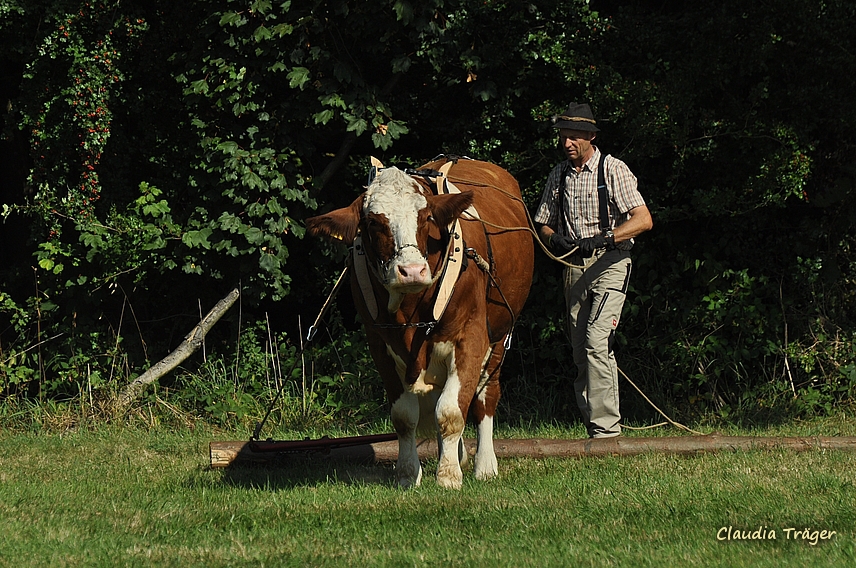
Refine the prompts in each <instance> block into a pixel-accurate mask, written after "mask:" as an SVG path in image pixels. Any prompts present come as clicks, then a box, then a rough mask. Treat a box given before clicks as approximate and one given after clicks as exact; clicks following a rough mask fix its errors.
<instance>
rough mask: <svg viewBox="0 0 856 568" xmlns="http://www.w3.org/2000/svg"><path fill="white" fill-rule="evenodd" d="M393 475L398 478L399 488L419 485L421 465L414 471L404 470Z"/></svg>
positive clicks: (420, 481)
mask: <svg viewBox="0 0 856 568" xmlns="http://www.w3.org/2000/svg"><path fill="white" fill-rule="evenodd" d="M395 477H396V479H397V480H398V486H399V487H400V488H401V489H410V488H411V487H419V485H420V484H421V483H422V467H421V466H420V467H419V469H418V470H417V471H416V472H415V473H412V472H410V473H408V472H404V471H402V472H398V473H397V475H396V476H395Z"/></svg>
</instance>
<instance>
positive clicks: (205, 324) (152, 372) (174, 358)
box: [116, 288, 241, 412]
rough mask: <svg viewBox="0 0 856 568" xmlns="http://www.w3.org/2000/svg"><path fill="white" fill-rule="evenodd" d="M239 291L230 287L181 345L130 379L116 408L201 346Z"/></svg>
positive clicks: (127, 403) (120, 394) (125, 403)
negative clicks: (230, 289)
mask: <svg viewBox="0 0 856 568" xmlns="http://www.w3.org/2000/svg"><path fill="white" fill-rule="evenodd" d="M240 295H241V292H240V290H239V289H238V288H234V289H232V291H230V292H229V293H228V294H227V295H226V297H225V298H223V299H222V300H220V301H219V302H217V305H216V306H214V307H213V308H212V309H211V311H210V312H208V314H207V315H206V316H205V317H204V318H202V321H200V322H199V324H197V325H196V327H194V328H193V329H192V330H191V332H190V333H188V334H187V335H186V336H185V337H184V341H182V342H181V345H179V346H178V348H176V349H175V351H173V352H172V353H170V354H169V355H167V356H166V357H164V358H163V359H161V360H160V361H158V362H157V363H155V364H154V365H152V366H151V367H150V368H149V370H148V371H146V372H145V373H143V374H142V375H140V376H139V377H137V378H136V379H134V380H133V381H131V383H129V384H128V386H126V387H125V389H124V390H123V391H122V392H121V393H119V396H118V398H117V400H116V409H117V410H118V411H120V412H121V411H124V410H125V409H126V408H127V407H128V405H130V404H131V403H132V402H134V401H135V400H136V399H137V398H138V397H139V396H140V394H141V393H142V392H143V389H144V388H145V387H146V386H148V385H149V384H151V383H153V382H155V381H156V380H158V379H160V378H161V377H162V376H164V375H165V374H167V373H169V372H170V371H172V370H173V369H175V368H176V367H177V366H178V365H180V364H181V363H182V362H183V361H184V360H185V359H187V358H188V357H190V355H192V354H193V352H195V351H196V350H197V349H199V348H200V347H201V346H202V342H203V341H204V340H205V335H206V334H207V333H208V332H209V331H210V330H211V328H212V327H214V324H215V323H217V321H218V320H219V319H220V318H221V317H223V314H225V313H226V312H227V311H228V310H229V308H231V307H232V304H234V303H235V301H237V299H238V298H239V297H240Z"/></svg>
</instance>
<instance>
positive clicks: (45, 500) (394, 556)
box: [0, 416, 856, 567]
mask: <svg viewBox="0 0 856 568" xmlns="http://www.w3.org/2000/svg"><path fill="white" fill-rule="evenodd" d="M656 433H657V434H659V435H665V434H668V435H676V431H675V430H666V431H664V430H658V431H657V432H656ZM724 433H728V434H743V435H746V434H756V435H811V434H817V435H854V433H856V420H854V418H853V417H852V416H850V417H847V416H840V417H838V418H836V419H828V420H825V421H818V422H814V423H802V424H793V425H782V426H779V427H776V428H768V429H765V430H760V431H758V430H755V431H751V432H750V431H746V430H740V429H736V428H732V429H728V431H725V432H724ZM521 434H525V433H522V432H519V431H514V432H511V431H509V432H506V435H515V436H520V435H521ZM543 434H544V432H536V433H533V435H535V436H537V435H543ZM652 434H655V433H654V432H642V433H629V434H628V435H645V436H649V435H652ZM245 436H246V434H245V433H228V432H227V433H224V432H212V431H211V430H208V429H205V428H201V429H195V430H190V429H186V430H179V431H174V430H170V429H167V428H158V429H155V430H149V431H143V430H140V429H132V428H128V429H118V428H100V429H97V430H95V431H86V432H83V431H80V432H69V433H62V434H59V433H54V434H44V433H40V434H33V433H13V432H4V433H0V566H148V565H153V566H207V567H211V566H418V565H426V566H441V565H442V566H509V567H510V566H538V567H545V566H592V567H601V566H753V567H754V566H762V567H763V566H770V567H773V566H776V567H778V566H854V565H856V453H849V452H828V451H812V452H806V453H796V452H792V451H751V452H740V453H718V454H707V455H701V456H694V457H676V456H667V455H654V454H651V455H644V456H637V457H629V458H605V459H583V460H561V459H548V460H534V459H508V460H501V461H500V473H501V478H500V479H498V480H495V481H493V482H489V483H480V482H477V481H475V480H474V479H473V478H472V473H471V471H467V472H465V478H464V487H463V489H462V490H461V491H460V492H449V491H444V490H441V489H439V488H438V487H436V485H435V484H434V482H433V479H432V477H431V475H430V472H431V468H432V467H433V466H434V464H433V463H430V462H429V463H428V464H426V479H425V481H424V482H423V486H422V487H420V488H417V489H415V490H411V491H408V492H402V491H400V490H398V489H397V488H395V487H394V484H393V482H392V477H393V475H392V469H391V468H390V467H384V466H377V467H369V466H356V465H333V464H328V463H318V462H317V461H316V462H311V461H308V460H306V459H295V460H294V462H293V463H292V464H288V465H285V466H281V467H265V468H260V467H245V468H237V469H234V470H212V469H210V468H209V467H208V442H210V441H212V440H227V439H242V438H244V437H245ZM728 527H731V530H732V540H719V539H718V538H717V536H718V535H719V536H720V537H726V538H727V534H728ZM759 529H760V531H761V533H759V534H758V536H765V537H766V538H764V539H756V540H734V539H733V535H734V531H741V532H746V534H747V535H749V536H751V531H757V530H759ZM788 529H794V530H790V531H788ZM805 529H808V532H807V533H805V534H804V533H803V531H805ZM747 531H748V532H747ZM797 531H800V532H799V534H798V533H797ZM815 531H817V534H816V535H815V534H814V533H815ZM821 531H827V532H826V533H825V534H826V536H827V538H821V536H822V535H823V534H824V533H822V532H821ZM833 532H834V534H833ZM773 534H775V539H773V538H771V536H772V535H773ZM789 536H790V538H788V537H789ZM812 539H816V540H814V542H813V541H812Z"/></svg>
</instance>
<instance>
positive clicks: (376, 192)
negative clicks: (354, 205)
mask: <svg viewBox="0 0 856 568" xmlns="http://www.w3.org/2000/svg"><path fill="white" fill-rule="evenodd" d="M427 206H428V201H427V200H426V199H425V196H423V195H422V194H421V193H420V192H419V186H418V185H417V183H416V182H415V181H413V179H411V178H410V176H408V175H407V174H405V173H404V172H402V171H401V170H399V169H398V168H387V169H385V170H382V171H381V172H380V173H379V174H378V175H377V177H376V178H375V179H374V180H373V181H372V183H371V185H369V187H368V190H367V191H366V198H365V203H364V205H363V208H364V210H365V212H366V213H375V214H378V215H384V216H385V217H386V219H387V221H388V222H389V230H390V232H391V233H392V237H393V239H394V241H395V254H394V255H393V257H392V258H391V259H389V263H388V264H387V265H386V270H385V274H382V275H381V276H382V278H383V280H384V283H385V285H386V287H387V289H388V290H389V291H390V292H396V293H399V294H406V293H413V292H420V291H422V290H423V289H425V288H426V287H428V286H430V285H431V283H432V280H431V270H430V268H429V267H428V261H427V260H426V259H425V257H423V256H422V252H420V250H419V247H418V246H417V245H418V243H417V240H416V232H417V228H418V226H417V225H418V219H419V211H420V210H422V209H424V208H426V207H427ZM391 300H392V299H391Z"/></svg>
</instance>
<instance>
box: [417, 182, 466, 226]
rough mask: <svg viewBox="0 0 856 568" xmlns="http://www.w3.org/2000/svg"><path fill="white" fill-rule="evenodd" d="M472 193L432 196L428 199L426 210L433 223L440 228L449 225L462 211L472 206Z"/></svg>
mask: <svg viewBox="0 0 856 568" xmlns="http://www.w3.org/2000/svg"><path fill="white" fill-rule="evenodd" d="M472 203H473V192H472V191H464V192H462V193H452V194H448V195H432V196H430V197H428V208H429V209H431V215H432V216H433V217H434V222H435V223H437V225H438V226H440V227H445V226H447V225H449V223H451V222H452V221H454V220H455V219H457V218H458V216H459V215H460V214H461V213H463V212H464V209H466V208H467V207H469V206H470V205H472Z"/></svg>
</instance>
